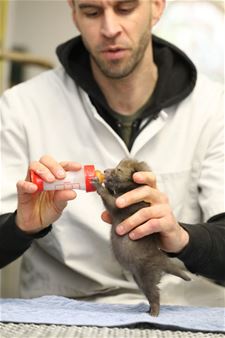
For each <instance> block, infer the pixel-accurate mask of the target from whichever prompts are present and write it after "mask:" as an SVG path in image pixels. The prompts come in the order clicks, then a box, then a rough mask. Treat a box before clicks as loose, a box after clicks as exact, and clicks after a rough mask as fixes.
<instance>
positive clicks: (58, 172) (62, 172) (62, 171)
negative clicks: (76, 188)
mask: <svg viewBox="0 0 225 338" xmlns="http://www.w3.org/2000/svg"><path fill="white" fill-rule="evenodd" d="M56 175H57V176H58V177H64V176H65V171H64V170H63V169H59V170H58V171H57V173H56Z"/></svg>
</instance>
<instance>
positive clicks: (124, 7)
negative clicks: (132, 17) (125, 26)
mask: <svg viewBox="0 0 225 338" xmlns="http://www.w3.org/2000/svg"><path fill="white" fill-rule="evenodd" d="M135 7H136V3H127V4H121V5H120V6H118V8H117V11H118V12H119V13H122V14H129V13H131V12H132V11H133V10H134V9H135Z"/></svg>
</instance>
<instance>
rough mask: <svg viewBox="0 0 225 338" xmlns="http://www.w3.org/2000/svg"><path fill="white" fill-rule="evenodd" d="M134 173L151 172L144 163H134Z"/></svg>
mask: <svg viewBox="0 0 225 338" xmlns="http://www.w3.org/2000/svg"><path fill="white" fill-rule="evenodd" d="M135 171H151V169H150V167H149V166H148V164H147V163H146V162H144V161H142V162H136V163H135Z"/></svg>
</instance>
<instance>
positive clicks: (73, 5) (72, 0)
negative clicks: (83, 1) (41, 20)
mask: <svg viewBox="0 0 225 338" xmlns="http://www.w3.org/2000/svg"><path fill="white" fill-rule="evenodd" d="M67 2H68V4H69V6H70V8H72V9H74V8H75V3H74V0H67Z"/></svg>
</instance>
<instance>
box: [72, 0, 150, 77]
mask: <svg viewBox="0 0 225 338" xmlns="http://www.w3.org/2000/svg"><path fill="white" fill-rule="evenodd" d="M74 20H75V23H76V25H77V27H78V29H79V31H80V33H81V35H82V39H83V42H84V44H85V46H86V48H87V50H88V51H89V53H90V56H91V62H92V66H93V67H95V69H96V70H97V71H100V72H101V73H102V74H103V75H104V76H106V77H108V78H112V79H120V78H124V77H126V76H128V75H129V74H130V73H132V72H133V71H134V70H135V69H136V67H137V66H138V65H139V64H140V63H141V62H142V60H143V58H144V56H145V52H146V50H147V49H148V48H150V35H151V26H152V24H151V1H150V0H75V10H74Z"/></svg>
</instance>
